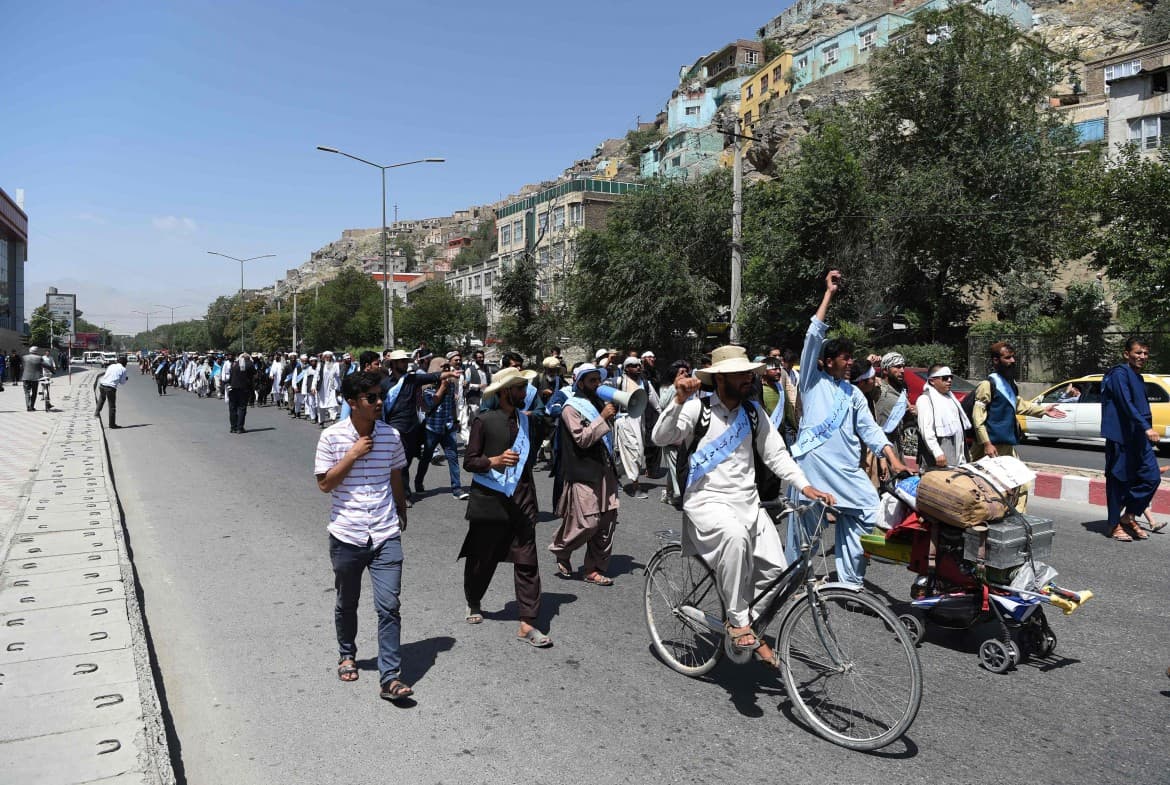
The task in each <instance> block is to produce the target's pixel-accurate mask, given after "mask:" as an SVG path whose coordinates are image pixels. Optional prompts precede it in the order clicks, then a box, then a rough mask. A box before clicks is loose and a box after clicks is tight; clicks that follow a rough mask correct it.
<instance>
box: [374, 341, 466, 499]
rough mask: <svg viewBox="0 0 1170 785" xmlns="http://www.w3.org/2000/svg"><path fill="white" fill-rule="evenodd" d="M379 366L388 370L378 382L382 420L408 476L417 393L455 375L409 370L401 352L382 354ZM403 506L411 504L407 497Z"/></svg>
mask: <svg viewBox="0 0 1170 785" xmlns="http://www.w3.org/2000/svg"><path fill="white" fill-rule="evenodd" d="M382 365H383V367H388V369H389V375H388V376H386V377H385V378H384V379H382V381H381V385H382V394H383V395H384V396H385V400H384V402H383V404H382V419H383V420H384V421H385V422H386V423H387V424H388V425H392V426H394V428H395V429H396V430H397V431H398V435H399V436H400V437H401V438H402V447H403V450H404V451H405V452H406V476H407V477H409V476H410V462H411V461H412V460H414V459H415V458H416V457H418V452H419V447H420V446H421V444H420V443H421V441H422V436H423V429H422V428H420V427H419V421H418V409H417V406H416V401H417V399H418V393H419V390H420V389H421V388H422V387H423V386H425V385H428V384H439V383H440V382H441V381H443V380H444V379H451V378H452V377H454V376H455V374H453V373H451V372H450V371H445V372H443V373H441V374H440V373H419V372H417V371H409V370H408V367H409V365H410V355H409V354H407V353H406V352H404V351H402V350H401V349H396V350H394V351H393V352H391V353H390V354H388V355H385V356H384V361H383V363H382ZM407 503H408V504H409V503H411V502H410V498H409V496H408V497H407Z"/></svg>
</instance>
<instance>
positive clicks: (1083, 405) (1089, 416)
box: [1017, 373, 1170, 457]
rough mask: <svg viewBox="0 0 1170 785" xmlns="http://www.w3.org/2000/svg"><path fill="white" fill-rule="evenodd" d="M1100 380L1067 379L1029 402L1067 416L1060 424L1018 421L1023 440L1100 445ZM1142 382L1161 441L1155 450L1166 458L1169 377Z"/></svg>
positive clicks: (1169, 447)
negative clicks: (1056, 408)
mask: <svg viewBox="0 0 1170 785" xmlns="http://www.w3.org/2000/svg"><path fill="white" fill-rule="evenodd" d="M1102 378H1103V375H1102V374H1099V373H1095V374H1090V375H1088V376H1080V377H1077V378H1076V379H1068V380H1066V381H1063V382H1061V383H1060V384H1058V385H1056V386H1054V387H1050V388H1048V389H1047V390H1045V391H1044V392H1042V393H1041V394H1040V395H1038V396H1036V397H1035V398H1033V399H1032V400H1033V402H1034V403H1038V404H1042V405H1044V406H1047V405H1049V404H1053V403H1054V404H1056V405H1057V406H1058V407H1059V408H1060V409H1061V410H1063V411H1064V413H1065V414H1067V415H1068V416H1067V417H1065V418H1064V419H1063V420H1057V419H1054V418H1052V417H1018V418H1017V419H1018V420H1019V423H1020V428H1021V429H1023V431H1024V436H1025V437H1027V438H1028V439H1035V440H1036V441H1038V442H1040V443H1041V444H1052V443H1054V442H1055V441H1056V440H1057V439H1075V440H1077V441H1083V442H1092V443H1095V444H1103V443H1104V442H1105V440H1104V439H1102V438H1101V379H1102ZM1142 378H1143V380H1144V381H1145V383H1146V397H1147V398H1149V400H1150V413H1151V414H1153V419H1154V428H1155V429H1156V430H1157V431H1158V433H1160V434H1161V435H1162V439H1163V441H1162V442H1161V443H1160V444H1159V445H1158V448H1159V450H1160V451H1161V453H1162V454H1163V455H1165V456H1168V457H1170V376H1166V375H1162V374H1155V373H1144V374H1142ZM1070 386H1071V387H1072V388H1075V392H1079V393H1080V395H1079V396H1076V397H1072V396H1071V395H1070V393H1071V392H1073V391H1070V389H1069V388H1070Z"/></svg>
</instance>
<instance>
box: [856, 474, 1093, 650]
mask: <svg viewBox="0 0 1170 785" xmlns="http://www.w3.org/2000/svg"><path fill="white" fill-rule="evenodd" d="M1029 474H1031V472H1030V471H1029V470H1028V469H1027V467H1026V466H1024V465H1023V463H1021V462H1020V461H1018V460H1017V459H1015V458H1006V457H1005V458H985V459H983V460H982V461H979V462H978V463H976V464H969V465H966V466H963V467H960V468H956V469H940V470H936V471H931V472H928V473H926V474H925V475H923V476H922V478H921V479H919V478H912V479H911V480H910V481H908V482H907V481H903V482H901V483H899V484H898V486H896V487H889V488H886V489H884V490H885V494H884V495H886V496H892V497H894V498H896V499H897V500H898V502H899V503H900V504H901V505H902V506H901V508H900V511H895V512H892V513H890V512H887V514H886V516H885V519H886V520H887V521H891V522H892V525H891V526H890V527H889V529H888V530H886V531H877V530H875V532H874V533H873V534H868V535H865V536H863V537H862V545H863V547H864V549H865V552H866V555H867V556H869V557H870V558H872V559H876V560H879V561H885V562H891V563H901V564H906V565H907V567H908V569H910V571H912V572H914V573H916V574H917V576H918V577H917V578H916V579H915V580H914V583H913V585H912V587H911V590H910V606H909V608H908V610H906V611H905V612H903V613H902V614H901V619H902V621H903V623H904V624H905V625H906V626H907V628H908V629H909V630H910V632H911V634H912V635H913V637H914V638H915V640H916V642H921V640H922V639H923V638H924V637H925V635H926V629H927V625H928V624H933V625H936V626H939V627H946V628H951V629H968V628H971V627H974V626H976V625H979V624H983V623H987V622H994V623H996V624H997V625H998V634H997V635H996V636H995V637H993V638H989V639H987V640H985V641H984V642H983V643H982V644H981V645H980V647H979V662H980V664H981V665H982V666H983V667H985V668H986V669H988V670H990V671H992V672H995V673H1004V672H1006V671H1008V670H1010V669H1011V668H1013V667H1014V666H1015V665H1017V664H1018V663H1019V662H1020V660H1021V659H1022V658H1023V657H1024V656H1028V655H1034V656H1039V657H1046V656H1048V655H1050V654H1052V652H1053V651H1054V650H1055V648H1056V634H1055V633H1054V632H1053V631H1052V628H1051V627H1050V626H1049V624H1048V620H1047V618H1046V617H1045V614H1044V611H1045V606H1054V607H1057V608H1060V609H1061V610H1062V611H1063V612H1064V613H1066V614H1069V613H1072V612H1073V611H1075V610H1076V609H1077V608H1079V607H1080V606H1081V605H1082V604H1084V603H1085V602H1086V601H1088V600H1089V599H1090V598H1091V597H1092V596H1093V594H1092V592H1090V591H1079V592H1074V591H1069V590H1067V589H1063V588H1061V587H1059V586H1058V585H1057V584H1056V583H1055V582H1054V581H1055V578H1056V575H1057V573H1056V571H1055V570H1054V569H1053V568H1051V567H1050V566H1048V565H1047V564H1045V562H1044V560H1046V559H1048V558H1049V556H1050V555H1051V553H1052V541H1053V537H1054V530H1053V524H1052V521H1050V520H1046V519H1043V518H1038V517H1035V516H1031V515H1025V514H1022V513H1019V512H1017V511H1016V510H1015V506H1014V505H1015V501H1016V498H1015V496H1016V490H1017V489H1018V487H1019V486H1021V485H1023V484H1025V483H1026V482H1029V481H1030V479H1031V478H1030V477H1028V476H1027V475H1029ZM915 485H916V487H915ZM884 501H885V502H887V504H886V505H885V507H886V508H887V510H888V509H889V508H890V507H891V506H893V505H891V504H889V503H888V502H889V501H890V500H889V499H888V498H887V499H884ZM1013 633H1015V634H1014V635H1013Z"/></svg>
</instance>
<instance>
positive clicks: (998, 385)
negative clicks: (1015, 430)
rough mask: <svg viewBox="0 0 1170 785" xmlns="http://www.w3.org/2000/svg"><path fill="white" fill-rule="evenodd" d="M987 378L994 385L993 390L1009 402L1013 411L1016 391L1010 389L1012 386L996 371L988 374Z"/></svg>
mask: <svg viewBox="0 0 1170 785" xmlns="http://www.w3.org/2000/svg"><path fill="white" fill-rule="evenodd" d="M987 379H988V381H990V382H991V383H992V384H994V385H995V391H996V392H997V393H999V394H1000V395H1002V396H1003V397H1004V398H1006V399H1007V400H1008V402H1009V403H1011V405H1012V411H1015V409H1016V399H1017V398H1018V396H1017V395H1016V391H1015V390H1013V389H1012V386H1011V385H1010V384H1008V383H1007V381H1006V380H1005V379H1004V378H1003V377H1002V376H1000V375H999V374H998V373H993V374H990V375H989V376H988V377H987Z"/></svg>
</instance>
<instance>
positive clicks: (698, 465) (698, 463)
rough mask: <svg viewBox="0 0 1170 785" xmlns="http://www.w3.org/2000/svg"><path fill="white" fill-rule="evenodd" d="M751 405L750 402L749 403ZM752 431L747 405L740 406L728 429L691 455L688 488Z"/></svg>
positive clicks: (725, 456) (721, 461) (730, 452)
mask: <svg viewBox="0 0 1170 785" xmlns="http://www.w3.org/2000/svg"><path fill="white" fill-rule="evenodd" d="M748 405H750V404H748ZM751 432H752V423H751V420H749V419H748V413H747V405H744V406H740V407H739V415H738V416H737V417H736V418H735V422H733V423H732V424H731V425H730V426H728V428H727V430H726V431H724V432H723V433H721V434H719V438H718V439H715V440H714V441H711V442H708V443H707V444H706V445H704V446H702V447H699V448H698V449H696V450H695V452H694V453H693V454H692V455H691V464H690V469H689V470H688V472H687V489H688V490H689V489H690V488H691V486H692V485H694V484H695V483H697V482H698V481H699V480H701V479H702V478H703V477H706V476H707V473H708V472H710V471H711V470H712V469H714V468H715V467H716V466H718V465H719V464H721V463H723V461H724V459H726V458H727V456H728V455H731V454H732V453H733V452H735V449H736V448H737V447H739V445H740V444H742V443H743V440H744V439H746V438H747V437H748V435H749V434H751Z"/></svg>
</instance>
